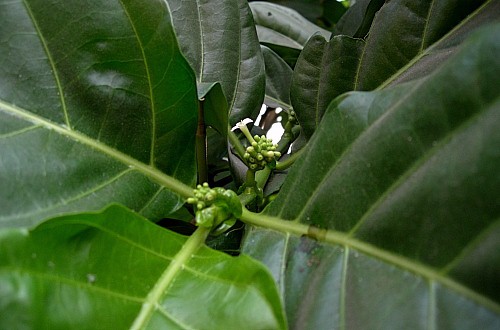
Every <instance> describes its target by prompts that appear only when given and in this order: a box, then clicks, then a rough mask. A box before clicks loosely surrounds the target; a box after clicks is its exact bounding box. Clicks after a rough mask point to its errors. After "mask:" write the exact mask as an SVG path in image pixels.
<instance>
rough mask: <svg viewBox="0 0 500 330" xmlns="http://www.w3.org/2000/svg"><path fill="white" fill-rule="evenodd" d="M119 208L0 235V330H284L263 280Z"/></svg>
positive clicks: (240, 262) (237, 262)
mask: <svg viewBox="0 0 500 330" xmlns="http://www.w3.org/2000/svg"><path fill="white" fill-rule="evenodd" d="M203 238H204V237H203V235H201V234H200V231H197V232H196V233H195V234H193V236H192V237H191V238H189V239H188V240H186V237H185V236H181V235H178V234H175V233H172V232H169V231H166V230H164V229H162V228H160V227H158V226H156V225H155V224H153V223H151V222H150V221H148V220H147V219H145V218H142V217H141V216H139V215H137V214H135V213H132V212H130V211H129V210H127V209H125V208H124V207H121V206H111V207H109V208H107V209H106V210H104V211H102V212H101V213H82V214H75V215H70V216H64V217H60V218H55V219H51V220H49V221H47V222H44V223H42V224H41V225H40V226H38V227H37V228H35V229H34V230H31V231H26V230H24V229H18V230H4V231H2V232H0V246H1V247H0V249H1V251H2V254H1V255H0V297H1V298H0V314H1V315H2V318H0V328H2V329H13V328H18V329H19V328H44V329H56V328H59V329H76V328H78V329H126V328H132V329H215V328H218V329H230V328H234V327H236V328H248V327H250V328H253V329H284V328H285V327H286V326H285V320H284V318H283V313H282V310H281V307H280V301H279V296H278V294H277V291H276V286H275V284H274V282H273V279H272V277H271V276H270V274H269V273H268V272H267V271H266V269H265V268H264V267H263V266H262V265H260V264H259V263H257V262H255V261H253V260H251V259H250V258H248V257H246V256H239V257H236V258H233V257H230V256H228V255H226V254H223V253H221V252H216V251H214V250H210V249H208V248H206V247H204V246H203V247H200V248H198V245H199V244H200V243H202V242H203Z"/></svg>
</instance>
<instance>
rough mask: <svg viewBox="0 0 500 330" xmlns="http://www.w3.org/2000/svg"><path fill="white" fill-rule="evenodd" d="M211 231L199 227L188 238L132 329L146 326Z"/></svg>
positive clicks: (161, 277) (151, 294)
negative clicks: (182, 269)
mask: <svg viewBox="0 0 500 330" xmlns="http://www.w3.org/2000/svg"><path fill="white" fill-rule="evenodd" d="M209 232H210V229H209V228H204V227H198V228H197V229H196V231H195V232H194V233H193V235H191V236H190V237H189V238H188V239H187V240H186V242H185V243H184V245H183V246H182V247H181V249H180V250H179V252H177V254H176V255H175V256H174V258H173V259H172V261H171V262H170V264H169V265H168V267H167V268H166V269H165V271H164V272H163V274H161V276H160V278H159V280H158V282H156V285H155V286H154V287H153V289H152V290H151V291H150V292H149V294H148V296H147V297H146V301H145V302H144V303H143V304H142V308H141V310H140V312H139V315H137V317H136V319H135V321H134V323H133V324H132V327H131V328H130V329H134V330H138V329H144V328H146V326H147V324H148V322H149V320H150V319H151V316H152V314H153V313H154V311H155V310H157V309H159V308H161V304H160V299H161V298H162V296H164V295H165V290H167V288H168V286H169V285H170V284H171V283H172V281H173V280H174V279H175V277H176V276H177V275H178V274H179V272H180V270H181V268H182V266H184V265H186V264H187V263H188V262H189V260H190V259H191V258H192V257H193V255H194V254H195V253H196V252H197V251H198V249H199V248H200V247H201V246H203V244H204V243H205V240H206V239H207V236H208V234H209Z"/></svg>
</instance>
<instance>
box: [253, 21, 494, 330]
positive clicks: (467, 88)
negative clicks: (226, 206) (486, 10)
mask: <svg viewBox="0 0 500 330" xmlns="http://www.w3.org/2000/svg"><path fill="white" fill-rule="evenodd" d="M499 52H500V25H499V24H497V25H496V26H494V27H489V28H486V29H484V30H483V31H482V33H479V34H475V35H474V36H473V37H472V38H471V39H470V41H469V42H467V43H465V44H464V46H463V48H462V50H461V51H460V53H458V54H456V55H455V56H454V57H453V58H451V59H450V60H449V61H448V62H446V64H445V65H444V66H442V67H441V68H440V69H438V70H437V71H435V72H434V73H432V74H431V75H429V76H428V77H427V78H423V79H420V80H417V81H413V82H410V83H406V84H401V85H398V86H396V87H393V88H388V89H386V90H383V91H377V92H370V93H368V92H364V93H351V94H347V95H346V96H344V97H342V98H339V99H337V100H336V101H334V102H333V103H332V104H331V105H330V107H329V108H328V110H327V112H326V114H325V116H324V118H323V121H322V122H321V125H320V126H319V128H318V130H317V132H316V133H315V135H314V136H313V137H312V139H311V140H310V142H309V145H308V149H307V151H305V154H304V155H302V157H301V158H300V159H299V160H298V161H297V163H296V164H295V165H294V167H293V168H292V169H291V170H290V174H289V177H288V178H287V181H286V182H285V185H284V186H283V188H282V190H281V192H280V194H279V195H278V198H277V199H276V200H275V201H274V202H273V203H272V204H271V205H270V207H269V208H267V210H266V212H267V213H268V214H269V215H272V216H276V217H280V218H283V219H289V220H294V221H292V222H290V227H292V226H294V225H295V224H297V223H298V224H306V225H309V224H312V225H314V226H316V227H319V228H324V229H326V230H325V231H324V232H322V231H321V230H319V229H316V230H315V231H313V230H310V235H311V236H314V237H316V238H317V239H319V240H320V241H322V242H315V241H313V240H311V239H308V238H298V237H293V236H292V235H291V234H290V233H286V231H285V233H277V232H274V231H270V230H266V229H253V230H252V231H251V232H250V233H249V235H248V236H247V238H246V242H245V246H244V248H243V252H245V253H249V254H251V255H252V256H254V257H257V258H258V259H260V260H262V261H264V263H266V264H267V265H268V266H269V268H270V269H271V271H272V272H273V274H274V275H275V277H276V279H277V281H278V283H279V286H280V288H281V292H282V295H283V297H284V299H285V304H286V310H287V315H288V317H289V323H290V325H291V327H294V328H303V327H304V326H305V325H306V324H307V326H308V327H312V328H336V327H339V328H343V327H345V328H355V329H356V328H366V327H368V328H384V329H401V328H411V329H428V328H440V329H476V328H479V327H480V328H481V329H497V328H498V327H499V326H500V295H499V291H498V290H497V288H498V286H499V284H500V283H499V279H500V260H499V253H498V251H499V250H500V243H499V242H500V239H499V234H500V230H499V228H500V223H499V220H498V219H500V204H499V203H498V187H499V186H500V176H499V175H498V168H499V167H500V152H499V149H498V146H499V145H500V130H498V127H499V125H500V116H499V114H500V98H499V93H498V86H499V85H500V62H499V61H498V54H499ZM284 226H285V225H284ZM313 234H314V235H313Z"/></svg>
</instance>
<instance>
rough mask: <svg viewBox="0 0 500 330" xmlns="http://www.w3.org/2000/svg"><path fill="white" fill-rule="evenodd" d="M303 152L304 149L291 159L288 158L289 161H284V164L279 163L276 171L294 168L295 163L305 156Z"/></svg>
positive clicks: (294, 154) (291, 156) (292, 155)
mask: <svg viewBox="0 0 500 330" xmlns="http://www.w3.org/2000/svg"><path fill="white" fill-rule="evenodd" d="M303 150H304V148H302V149H300V150H299V151H297V152H295V153H293V154H291V155H290V157H288V158H287V159H285V160H283V161H282V162H277V163H276V169H277V170H280V171H281V170H286V169H287V168H289V167H290V166H292V165H293V163H295V161H296V160H297V159H298V158H299V157H300V155H302V154H303Z"/></svg>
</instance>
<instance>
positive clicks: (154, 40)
mask: <svg viewBox="0 0 500 330" xmlns="http://www.w3.org/2000/svg"><path fill="white" fill-rule="evenodd" d="M0 5H1V6H2V10H1V11H0V21H1V22H2V26H1V27H0V155H1V156H0V182H1V183H2V189H0V209H1V211H0V212H1V214H0V225H1V226H26V225H29V224H34V223H37V222H38V221H40V220H42V219H44V218H46V217H50V216H53V215H55V214H60V213H63V212H67V211H76V210H95V209H99V208H102V207H103V206H104V205H107V204H108V203H109V202H111V201H113V202H120V203H123V204H125V205H127V206H128V207H130V208H132V209H134V210H137V211H140V212H141V213H143V214H144V215H146V216H148V217H150V218H151V219H160V218H161V217H163V216H165V215H166V214H168V212H170V211H172V210H175V209H176V208H178V207H179V206H180V205H181V204H182V201H181V200H180V198H179V196H177V195H175V194H173V193H172V192H170V191H169V190H166V189H165V188H163V187H161V186H160V185H159V184H158V183H155V182H152V181H151V180H150V179H151V178H153V179H154V181H156V182H158V181H161V184H162V185H167V186H171V183H173V184H174V185H177V186H179V187H181V188H180V189H181V191H182V190H183V189H184V190H186V189H188V188H187V187H186V186H184V185H182V184H181V183H180V182H178V181H177V180H180V181H182V182H184V183H186V184H189V185H190V184H193V183H194V180H195V176H196V172H195V171H196V168H195V161H194V133H195V130H196V120H197V119H196V117H197V97H196V83H195V76H194V74H193V73H192V70H191V68H190V67H189V65H188V63H187V62H186V61H185V59H184V58H183V56H182V54H181V53H180V51H179V49H178V46H177V42H176V39H175V35H174V31H173V29H172V26H171V23H170V14H169V12H168V8H167V6H166V4H164V3H162V2H150V1H148V2H145V3H139V2H134V1H121V2H118V1H107V2H92V3H82V4H80V3H75V2H64V3H59V2H54V1H49V2H43V3H42V2H39V1H25V2H12V1H2V3H1V4H0ZM61 27H64V28H63V29H62V28H61ZM172 155H175V157H172ZM163 173H167V174H168V175H170V176H171V177H167V176H166V175H164V174H163ZM174 178H175V179H177V180H175V179H174ZM177 192H179V191H177Z"/></svg>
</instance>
